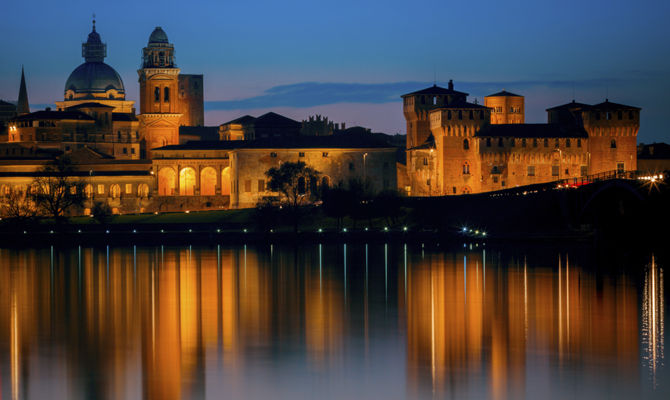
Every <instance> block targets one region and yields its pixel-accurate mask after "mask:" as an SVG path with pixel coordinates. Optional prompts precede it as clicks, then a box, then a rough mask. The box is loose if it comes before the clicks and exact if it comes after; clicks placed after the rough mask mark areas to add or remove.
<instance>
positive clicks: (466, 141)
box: [463, 139, 470, 150]
mask: <svg viewBox="0 0 670 400" xmlns="http://www.w3.org/2000/svg"><path fill="white" fill-rule="evenodd" d="M469 149H470V142H468V139H465V140H463V150H469Z"/></svg>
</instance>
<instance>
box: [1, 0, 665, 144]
mask: <svg viewBox="0 0 670 400" xmlns="http://www.w3.org/2000/svg"><path fill="white" fill-rule="evenodd" d="M2 9H3V22H2V24H0V37H2V41H1V42H0V54H2V60H1V61H0V98H1V99H6V100H11V101H15V99H16V97H17V95H18V86H19V77H20V69H21V64H24V65H25V69H26V78H27V83H28V95H29V99H30V102H31V103H32V104H34V105H36V106H38V105H44V104H52V103H53V102H54V101H56V100H61V99H62V98H63V87H64V85H65V81H66V80H67V77H68V75H69V74H70V72H71V71H72V70H73V69H74V68H75V67H76V66H77V65H79V64H80V63H82V62H83V59H82V58H81V43H82V42H83V41H85V40H86V36H87V35H88V33H89V32H90V30H91V14H92V13H95V14H96V16H97V18H96V20H97V30H98V32H99V33H100V34H101V36H102V39H103V41H104V42H106V43H107V54H108V57H107V59H106V60H105V61H106V62H107V63H108V64H110V65H111V66H112V67H114V68H115V69H116V70H117V71H118V72H119V74H120V75H121V77H122V78H123V81H124V84H125V86H126V93H127V98H128V99H131V100H137V98H138V84H137V73H136V70H137V68H138V65H139V61H140V54H141V49H142V47H144V46H145V45H146V42H147V39H148V37H149V34H150V33H151V31H152V30H153V28H154V27H155V26H159V25H160V26H162V27H163V29H164V30H165V31H166V32H167V34H168V37H169V39H170V42H172V43H173V44H174V45H175V48H176V52H177V63H178V65H179V67H180V68H181V69H182V72H183V73H203V74H204V75H205V101H206V103H205V109H206V115H205V119H206V123H207V124H208V125H217V124H219V123H222V122H225V121H227V120H228V119H232V118H235V117H237V116H240V115H243V114H247V113H248V114H252V115H259V114H261V113H263V112H266V111H267V110H270V109H272V110H274V111H277V112H280V113H283V114H285V115H287V116H290V117H293V118H295V119H304V118H307V116H308V115H310V114H314V113H320V114H324V115H328V116H330V117H331V119H334V120H335V121H336V122H341V121H343V122H346V123H347V124H348V125H353V124H356V125H363V126H367V127H370V128H372V129H373V130H376V131H384V132H387V133H397V132H400V133H405V123H404V119H403V116H402V106H401V102H400V98H399V96H400V95H401V94H403V93H406V92H409V91H413V90H418V89H422V88H424V87H426V86H428V85H431V84H432V82H433V79H434V76H435V75H436V76H437V81H438V84H440V83H442V84H444V85H446V83H445V82H446V81H447V80H449V79H453V80H454V82H455V85H456V89H458V90H462V91H466V92H469V93H470V95H471V97H470V100H474V98H475V97H476V98H478V99H479V100H480V101H482V97H483V96H485V95H487V94H490V93H493V92H495V91H499V90H501V89H503V88H504V89H506V90H508V91H512V92H516V93H519V94H523V95H524V96H526V122H544V121H545V120H546V113H545V112H544V109H545V108H548V107H551V106H555V105H558V104H562V103H565V102H568V101H570V100H572V98H573V93H574V97H575V98H576V99H577V101H582V102H591V103H595V102H600V101H603V100H604V99H605V97H606V96H607V97H609V99H610V101H614V102H619V103H624V104H630V105H635V106H639V107H642V108H643V110H642V122H641V129H640V134H639V137H638V141H639V142H651V141H670V132H669V130H668V128H667V121H666V120H667V118H668V113H667V110H668V109H669V108H670V98H669V97H668V96H667V94H668V93H670V74H669V71H670V40H669V39H668V38H670V23H668V19H669V17H670V2H668V1H661V0H654V1H650V0H640V1H638V2H631V1H620V0H611V1H589V0H581V1H572V0H564V1H561V2H550V4H547V2H544V1H537V0H536V1H525V0H524V1H515V0H507V1H492V2H489V1H480V2H468V1H458V2H453V1H445V0H442V1H412V2H411V1H395V0H384V1H381V0H371V1H363V0H358V1H349V0H338V1H317V0H312V1H302V0H301V1H291V0H285V1H247V2H242V1H237V2H231V1H200V0H191V1H189V2H187V1H173V0H166V1H160V2H159V1H152V2H135V1H125V0H123V1H90V0H89V1H80V0H76V1H69V0H68V1H63V2H53V1H50V2H42V1H39V2H37V1H33V2H29V1H26V2H5V3H3V5H2Z"/></svg>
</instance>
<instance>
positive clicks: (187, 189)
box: [179, 167, 195, 196]
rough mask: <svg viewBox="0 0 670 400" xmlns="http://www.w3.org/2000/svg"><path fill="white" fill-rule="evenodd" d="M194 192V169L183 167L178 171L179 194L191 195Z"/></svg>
mask: <svg viewBox="0 0 670 400" xmlns="http://www.w3.org/2000/svg"><path fill="white" fill-rule="evenodd" d="M194 194H195V170H194V169H193V168H188V167H187V168H184V169H182V170H181V171H179V195H181V196H193V195H194Z"/></svg>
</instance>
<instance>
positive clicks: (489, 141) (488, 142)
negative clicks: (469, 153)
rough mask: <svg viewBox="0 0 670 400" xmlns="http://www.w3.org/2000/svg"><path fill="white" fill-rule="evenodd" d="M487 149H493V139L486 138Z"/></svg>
mask: <svg viewBox="0 0 670 400" xmlns="http://www.w3.org/2000/svg"><path fill="white" fill-rule="evenodd" d="M486 147H491V138H488V137H487V138H486Z"/></svg>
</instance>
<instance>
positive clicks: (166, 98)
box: [163, 88, 170, 103]
mask: <svg viewBox="0 0 670 400" xmlns="http://www.w3.org/2000/svg"><path fill="white" fill-rule="evenodd" d="M163 101H164V102H166V103H169V102H170V88H163Z"/></svg>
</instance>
